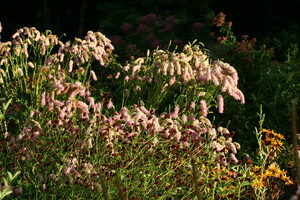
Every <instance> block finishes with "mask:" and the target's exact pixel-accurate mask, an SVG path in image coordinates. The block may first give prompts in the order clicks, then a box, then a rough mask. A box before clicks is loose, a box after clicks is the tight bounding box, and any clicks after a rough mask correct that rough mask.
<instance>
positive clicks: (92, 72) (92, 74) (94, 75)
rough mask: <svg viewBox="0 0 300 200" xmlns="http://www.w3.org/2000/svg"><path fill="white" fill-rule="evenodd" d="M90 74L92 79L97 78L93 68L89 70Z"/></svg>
mask: <svg viewBox="0 0 300 200" xmlns="http://www.w3.org/2000/svg"><path fill="white" fill-rule="evenodd" d="M90 74H91V76H92V78H93V80H94V81H97V80H98V79H97V76H96V74H95V72H94V71H93V70H91V71H90Z"/></svg>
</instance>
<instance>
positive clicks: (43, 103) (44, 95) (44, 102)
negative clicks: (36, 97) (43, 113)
mask: <svg viewBox="0 0 300 200" xmlns="http://www.w3.org/2000/svg"><path fill="white" fill-rule="evenodd" d="M41 106H42V107H45V106H46V92H43V93H42V96H41Z"/></svg>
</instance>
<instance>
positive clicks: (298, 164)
mask: <svg viewBox="0 0 300 200" xmlns="http://www.w3.org/2000/svg"><path fill="white" fill-rule="evenodd" d="M291 119H292V140H293V141H292V142H293V146H294V148H293V150H294V156H295V162H296V177H297V183H298V184H299V183H300V160H299V151H298V141H297V113H296V100H295V99H294V100H292V113H291Z"/></svg>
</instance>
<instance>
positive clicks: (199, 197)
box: [191, 158, 202, 200]
mask: <svg viewBox="0 0 300 200" xmlns="http://www.w3.org/2000/svg"><path fill="white" fill-rule="evenodd" d="M191 164H192V176H193V182H194V186H195V193H196V196H197V199H198V200H201V199H202V198H201V193H200V188H199V185H198V183H197V180H198V177H197V171H196V164H195V160H194V159H193V158H192V161H191Z"/></svg>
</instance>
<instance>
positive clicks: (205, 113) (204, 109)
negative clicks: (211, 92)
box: [200, 100, 208, 117]
mask: <svg viewBox="0 0 300 200" xmlns="http://www.w3.org/2000/svg"><path fill="white" fill-rule="evenodd" d="M200 105H201V108H200V109H201V112H202V114H203V116H204V117H206V116H207V114H208V109H207V105H206V102H205V100H201V101H200Z"/></svg>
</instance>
